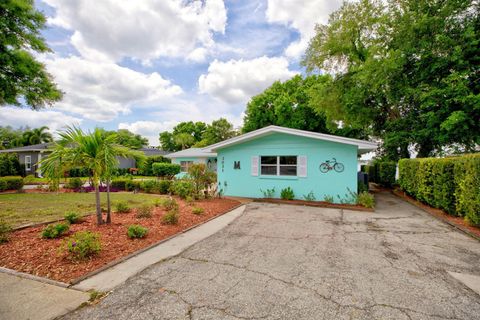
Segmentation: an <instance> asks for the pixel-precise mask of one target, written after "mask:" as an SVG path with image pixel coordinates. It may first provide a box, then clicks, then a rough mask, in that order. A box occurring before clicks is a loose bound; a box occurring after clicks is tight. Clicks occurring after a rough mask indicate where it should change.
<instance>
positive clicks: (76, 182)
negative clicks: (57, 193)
mask: <svg viewBox="0 0 480 320" xmlns="http://www.w3.org/2000/svg"><path fill="white" fill-rule="evenodd" d="M83 184H84V181H83V180H82V179H80V178H70V179H68V182H67V184H65V188H67V189H80V188H81V187H82V186H83Z"/></svg>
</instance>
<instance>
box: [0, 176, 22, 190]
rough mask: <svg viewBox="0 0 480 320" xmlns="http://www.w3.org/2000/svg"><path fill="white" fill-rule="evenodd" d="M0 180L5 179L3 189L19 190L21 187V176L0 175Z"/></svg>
mask: <svg viewBox="0 0 480 320" xmlns="http://www.w3.org/2000/svg"><path fill="white" fill-rule="evenodd" d="M0 180H2V181H5V183H6V188H5V190H21V189H22V188H23V178H22V177H1V178H0Z"/></svg>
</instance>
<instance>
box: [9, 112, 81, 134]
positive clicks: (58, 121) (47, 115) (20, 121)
mask: <svg viewBox="0 0 480 320" xmlns="http://www.w3.org/2000/svg"><path fill="white" fill-rule="evenodd" d="M81 122H82V120H81V119H78V118H75V117H72V116H69V115H66V114H64V113H62V112H58V111H51V110H41V111H34V110H31V109H21V108H16V107H0V126H12V127H14V128H17V127H20V126H28V127H30V128H37V127H41V126H47V127H49V129H50V132H52V133H53V132H55V131H57V130H59V129H62V128H64V127H65V126H69V125H70V126H71V125H80V124H81Z"/></svg>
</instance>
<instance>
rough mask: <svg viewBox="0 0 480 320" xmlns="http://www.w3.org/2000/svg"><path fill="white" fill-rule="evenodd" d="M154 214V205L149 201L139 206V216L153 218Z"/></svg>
mask: <svg viewBox="0 0 480 320" xmlns="http://www.w3.org/2000/svg"><path fill="white" fill-rule="evenodd" d="M152 215H153V206H152V205H150V204H147V203H144V204H142V205H141V206H140V207H138V208H137V215H136V217H137V218H140V219H143V218H151V217H152Z"/></svg>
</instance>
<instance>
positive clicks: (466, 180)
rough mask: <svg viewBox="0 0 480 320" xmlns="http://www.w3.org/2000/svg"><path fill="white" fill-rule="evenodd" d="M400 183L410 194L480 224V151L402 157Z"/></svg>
mask: <svg viewBox="0 0 480 320" xmlns="http://www.w3.org/2000/svg"><path fill="white" fill-rule="evenodd" d="M399 174H400V177H399V184H400V187H401V188H402V189H403V190H404V191H405V192H406V193H408V194H409V195H411V196H413V197H415V198H416V199H418V200H420V201H422V202H424V203H426V204H428V205H430V206H433V207H436V208H440V209H443V210H445V211H446V212H448V213H450V214H454V215H458V216H464V217H465V219H466V220H467V221H469V222H470V223H472V224H475V225H479V224H480V179H479V177H480V154H472V155H465V156H461V157H451V158H443V159H438V158H421V159H402V160H400V162H399Z"/></svg>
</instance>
